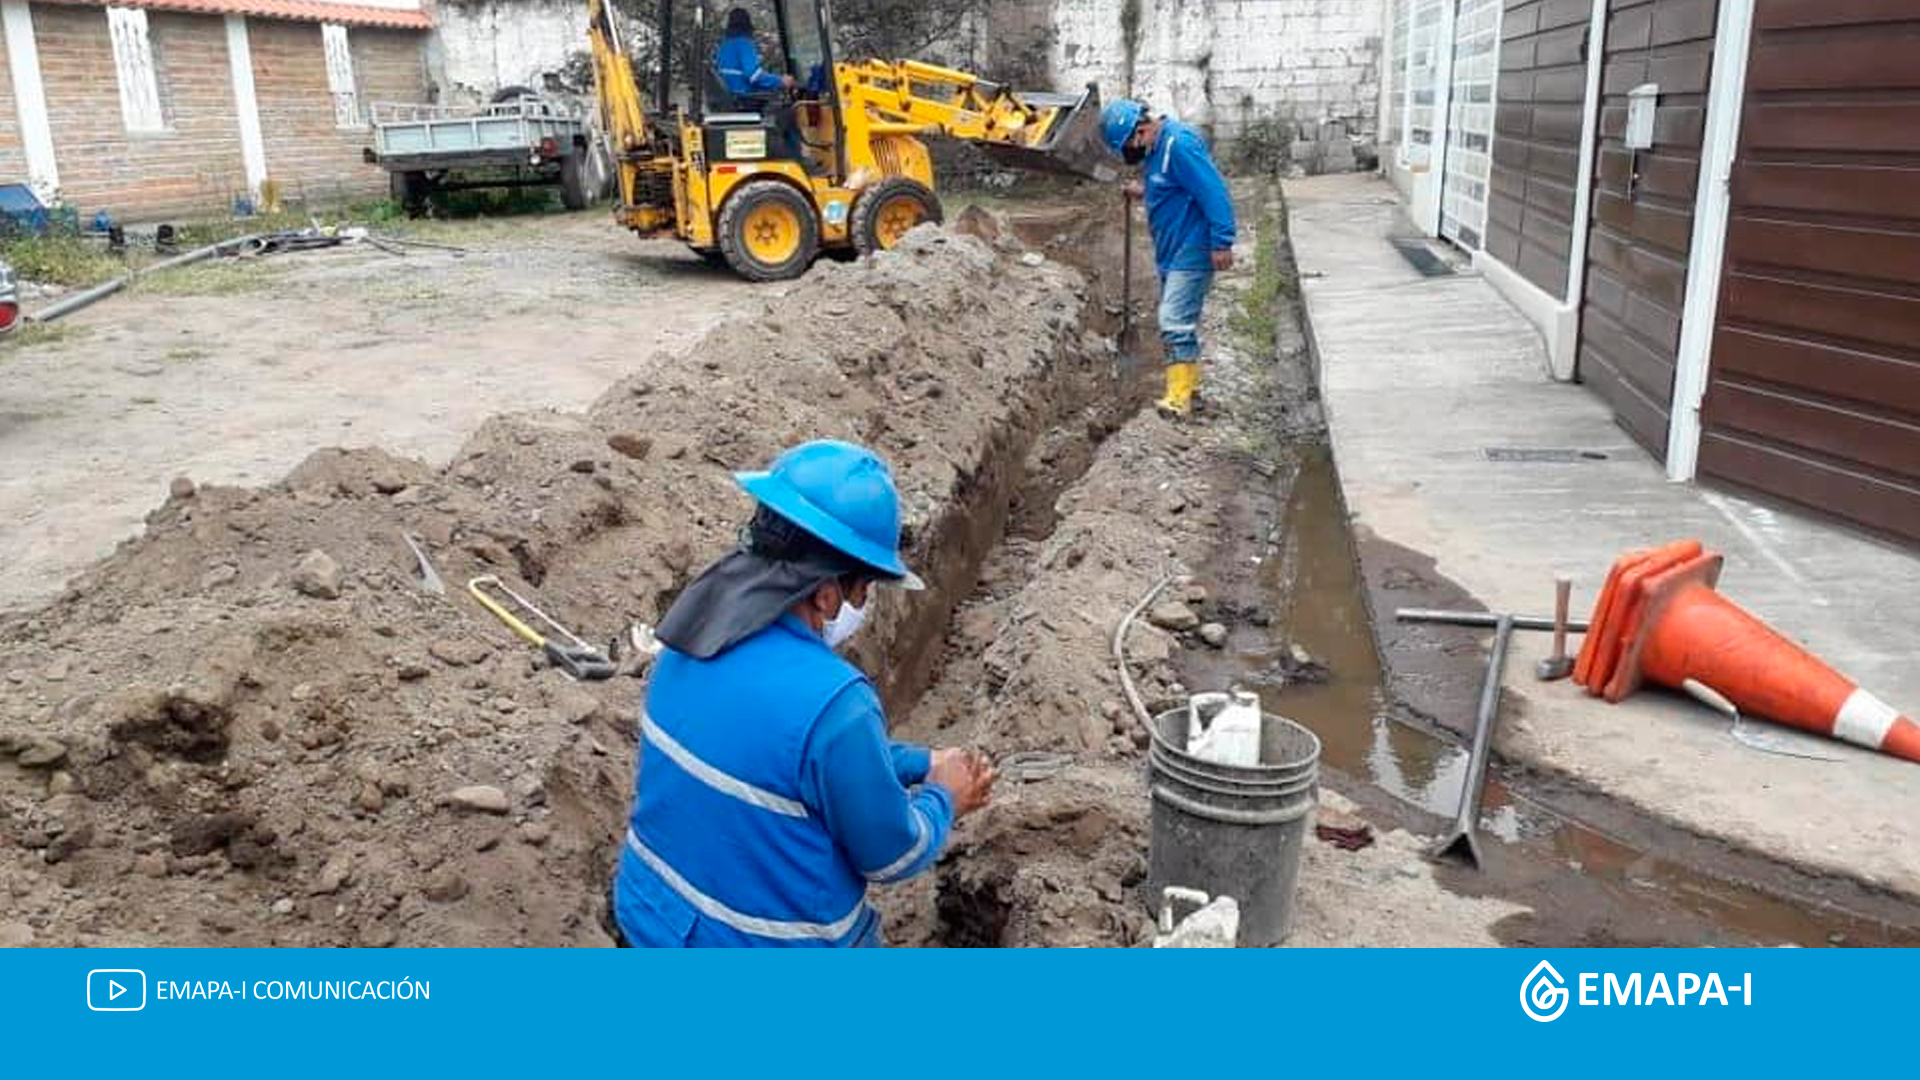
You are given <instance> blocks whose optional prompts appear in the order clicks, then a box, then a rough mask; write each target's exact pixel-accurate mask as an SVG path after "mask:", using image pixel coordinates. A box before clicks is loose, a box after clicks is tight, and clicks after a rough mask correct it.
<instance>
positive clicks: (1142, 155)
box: [1120, 143, 1147, 165]
mask: <svg viewBox="0 0 1920 1080" xmlns="http://www.w3.org/2000/svg"><path fill="white" fill-rule="evenodd" d="M1120 158H1121V160H1122V161H1125V162H1126V163H1127V164H1129V165H1138V164H1140V163H1141V162H1143V161H1145V160H1147V148H1146V147H1144V146H1139V145H1136V144H1134V143H1128V144H1127V145H1125V146H1123V147H1121V148H1120Z"/></svg>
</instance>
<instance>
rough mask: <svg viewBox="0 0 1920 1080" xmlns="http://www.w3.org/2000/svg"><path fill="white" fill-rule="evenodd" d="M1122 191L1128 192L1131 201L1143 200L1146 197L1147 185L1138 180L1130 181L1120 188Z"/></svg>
mask: <svg viewBox="0 0 1920 1080" xmlns="http://www.w3.org/2000/svg"><path fill="white" fill-rule="evenodd" d="M1120 190H1121V191H1124V192H1126V193H1127V198H1129V199H1141V198H1145V197H1146V194H1147V185H1145V184H1143V183H1141V182H1140V181H1138V180H1129V181H1127V182H1126V183H1125V184H1122V185H1121V186H1120Z"/></svg>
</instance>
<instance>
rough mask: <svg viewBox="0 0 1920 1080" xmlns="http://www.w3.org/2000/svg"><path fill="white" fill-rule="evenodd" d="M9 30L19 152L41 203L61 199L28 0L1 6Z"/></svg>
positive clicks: (0, 13)
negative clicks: (17, 114)
mask: <svg viewBox="0 0 1920 1080" xmlns="http://www.w3.org/2000/svg"><path fill="white" fill-rule="evenodd" d="M0 23H4V25H5V26H6V34H7V67H8V68H9V70H10V71H11V74H12V76H13V103H14V107H15V108H16V109H18V110H19V112H20V149H21V152H22V153H23V154H24V155H25V156H26V159H27V184H28V185H29V186H30V187H32V188H33V191H34V194H36V195H38V196H40V201H41V202H45V203H51V202H53V201H54V200H55V199H56V198H58V197H59V195H60V167H59V165H58V164H57V163H56V162H55V161H54V155H53V124H52V123H51V122H50V121H49V120H48V119H47V89H46V85H45V84H44V83H42V82H41V81H40V47H39V45H38V44H37V43H36V42H35V41H34V38H33V13H32V11H30V10H29V9H28V7H27V0H4V2H0Z"/></svg>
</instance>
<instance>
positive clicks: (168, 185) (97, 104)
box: [33, 5, 246, 219]
mask: <svg viewBox="0 0 1920 1080" xmlns="http://www.w3.org/2000/svg"><path fill="white" fill-rule="evenodd" d="M33 28H34V38H35V40H36V41H37V42H38V43H39V47H40V76H41V79H42V80H43V82H44V83H45V85H46V94H47V115H48V121H49V123H50V125H51V126H52V129H53V145H54V155H55V159H56V161H57V162H58V164H59V167H60V190H61V195H62V196H63V197H64V198H65V199H66V201H67V202H68V203H70V204H72V205H74V206H75V207H76V208H78V209H79V211H80V213H81V215H82V216H83V217H85V216H88V215H90V214H92V212H93V211H95V210H99V209H106V210H110V211H111V212H112V213H113V214H114V216H116V217H120V218H127V219H140V218H155V217H166V216H172V215H176V214H183V213H188V212H190V211H193V210H204V209H207V208H210V207H218V206H226V205H229V204H230V203H231V201H232V198H233V196H234V195H235V194H236V193H239V192H241V191H243V190H244V189H245V186H246V176H245V171H244V169H243V168H242V165H241V161H240V137H239V129H238V126H237V122H236V120H235V117H234V107H233V92H232V87H231V86H230V85H229V79H228V69H227V42H226V32H225V29H224V28H223V26H222V23H221V21H220V20H219V19H218V18H210V17H207V16H203V15H180V14H169V13H164V12H151V13H149V15H148V22H147V28H148V36H149V39H150V40H151V41H152V44H153V54H154V67H155V70H156V72H157V73H158V81H159V87H160V102H161V107H162V109H163V110H164V113H165V116H166V118H167V128H168V130H166V131H165V132H156V133H151V134H148V133H141V134H128V133H127V130H126V124H125V122H124V120H123V118H122V116H121V112H120V91H119V82H118V80H117V78H116V76H115V74H114V66H113V45H112V42H111V40H110V39H109V37H108V32H107V16H106V12H105V11H103V10H101V9H100V8H69V7H60V6H53V5H36V6H35V7H34V8H33Z"/></svg>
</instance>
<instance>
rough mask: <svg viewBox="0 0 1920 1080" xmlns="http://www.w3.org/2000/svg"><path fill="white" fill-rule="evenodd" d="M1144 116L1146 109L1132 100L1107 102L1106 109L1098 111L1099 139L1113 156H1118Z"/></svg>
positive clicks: (1122, 99) (1120, 99) (1121, 99)
mask: <svg viewBox="0 0 1920 1080" xmlns="http://www.w3.org/2000/svg"><path fill="white" fill-rule="evenodd" d="M1145 115H1147V107H1146V106H1145V105H1144V104H1142V103H1140V102H1138V101H1135V100H1134V99H1132V98H1119V99H1116V100H1114V101H1109V102H1107V107H1106V108H1104V109H1101V110H1100V138H1101V140H1102V141H1104V142H1105V143H1106V144H1107V149H1109V150H1111V151H1113V153H1114V156H1116V157H1118V156H1119V154H1120V151H1121V149H1122V148H1123V147H1125V146H1126V145H1127V139H1128V138H1129V137H1131V136H1132V135H1133V129H1134V127H1135V126H1136V125H1138V124H1139V123H1140V118H1141V117H1143V116H1145Z"/></svg>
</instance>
